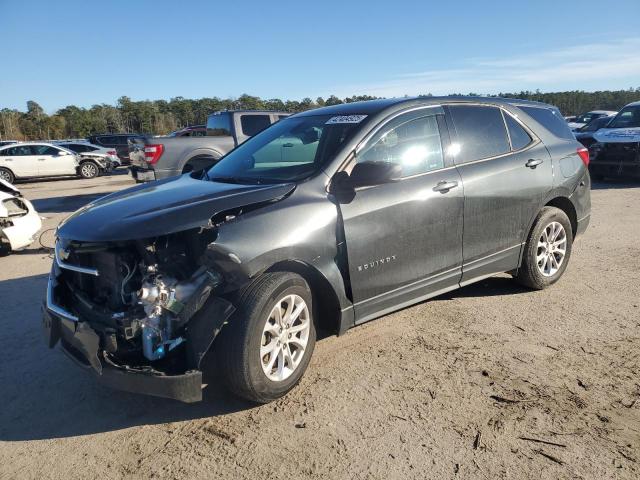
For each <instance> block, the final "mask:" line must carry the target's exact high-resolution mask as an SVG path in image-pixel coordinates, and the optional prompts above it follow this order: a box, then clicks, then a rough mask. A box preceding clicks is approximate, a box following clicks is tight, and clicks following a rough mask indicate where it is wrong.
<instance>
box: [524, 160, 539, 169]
mask: <svg viewBox="0 0 640 480" xmlns="http://www.w3.org/2000/svg"><path fill="white" fill-rule="evenodd" d="M542 162H543V160H541V159H539V158H536V159H533V158H532V159H530V160H527V163H525V164H524V166H525V167H529V168H536V167H537V166H538V165H540V164H541V163H542Z"/></svg>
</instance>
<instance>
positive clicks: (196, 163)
mask: <svg viewBox="0 0 640 480" xmlns="http://www.w3.org/2000/svg"><path fill="white" fill-rule="evenodd" d="M218 160H219V159H217V158H214V157H209V156H204V155H203V156H199V157H193V158H190V159H189V160H187V163H186V164H185V166H184V167H183V168H182V173H183V174H184V173H189V172H198V171H200V170H205V169H209V168H211V167H212V166H213V165H215V164H216V162H217V161H218Z"/></svg>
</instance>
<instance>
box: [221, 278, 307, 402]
mask: <svg viewBox="0 0 640 480" xmlns="http://www.w3.org/2000/svg"><path fill="white" fill-rule="evenodd" d="M236 304H237V305H238V310H237V311H236V313H235V314H234V316H233V317H232V319H231V320H230V321H229V325H227V326H225V328H224V329H223V330H222V332H221V334H220V337H219V338H218V339H217V340H216V347H215V350H216V357H217V364H218V366H219V367H220V369H221V372H220V373H221V374H222V377H223V379H224V381H225V383H226V385H227V386H228V388H229V389H230V390H231V391H232V392H234V393H235V394H237V395H239V396H241V397H244V398H246V399H248V400H251V401H255V402H261V403H266V402H270V401H272V400H275V399H277V398H280V397H282V396H284V395H285V394H286V393H287V392H289V390H291V389H292V388H293V387H294V386H295V385H296V384H297V383H298V381H299V380H300V378H302V375H303V374H304V372H305V370H306V369H307V366H308V365H309V361H310V360H311V355H312V353H313V349H314V346H315V340H316V330H315V325H314V318H313V306H312V297H311V291H310V290H309V286H308V285H307V283H306V282H305V281H304V279H303V278H302V277H300V276H299V275H296V274H294V273H288V272H275V273H267V274H264V275H263V276H262V277H260V278H259V279H257V280H256V281H255V282H253V283H252V284H251V285H250V286H249V287H247V288H246V289H245V290H244V291H243V292H242V293H241V294H240V295H239V298H238V300H237V302H236Z"/></svg>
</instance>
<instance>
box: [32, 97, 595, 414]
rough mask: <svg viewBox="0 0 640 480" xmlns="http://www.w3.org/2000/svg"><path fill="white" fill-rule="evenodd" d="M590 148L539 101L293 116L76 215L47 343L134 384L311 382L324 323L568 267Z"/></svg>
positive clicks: (365, 106) (331, 325) (274, 386)
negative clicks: (191, 168)
mask: <svg viewBox="0 0 640 480" xmlns="http://www.w3.org/2000/svg"><path fill="white" fill-rule="evenodd" d="M588 162H589V156H588V152H587V150H586V149H585V148H583V147H582V145H580V144H579V143H578V142H577V141H576V140H575V138H574V137H573V135H572V134H571V132H570V130H569V128H568V127H567V124H566V122H565V121H564V119H563V118H562V117H561V116H560V112H559V111H558V110H557V109H556V108H555V107H552V106H549V105H545V104H541V103H532V102H525V101H521V100H505V99H498V98H469V97H447V98H436V97H429V98H413V99H406V98H405V99H389V100H374V101H370V102H360V103H350V104H344V105H336V106H331V107H326V108H320V109H317V110H312V111H308V112H304V113H299V114H297V115H293V116H291V117H288V118H286V119H283V120H281V121H280V122H278V123H275V124H274V125H272V126H270V127H269V128H267V129H266V130H264V131H262V132H260V133H258V134H257V135H256V136H254V137H252V138H251V139H249V140H247V141H246V142H245V143H243V144H241V145H240V146H238V147H237V148H236V149H234V150H232V151H231V152H230V153H228V154H227V155H226V156H225V157H223V158H222V159H221V160H220V161H219V162H218V163H217V164H216V165H215V166H213V167H211V168H210V169H209V170H206V171H200V172H191V173H187V174H184V175H182V176H179V177H175V178H170V179H166V180H162V181H157V182H152V183H149V184H146V185H139V186H136V187H133V188H130V189H128V190H124V191H121V192H117V193H113V194H111V195H108V196H106V197H104V198H102V199H99V200H97V201H95V202H92V203H90V204H88V205H87V206H85V207H84V208H82V209H80V210H78V211H77V212H75V213H74V214H72V215H71V216H70V217H69V218H67V219H66V220H65V221H64V222H63V223H62V224H61V225H60V226H59V228H58V230H57V240H56V247H55V259H54V263H53V267H52V270H51V275H50V277H49V283H48V290H47V295H46V301H45V304H44V309H43V310H44V320H43V322H44V328H45V334H46V339H47V343H48V345H49V347H53V346H54V345H56V344H57V343H58V342H60V343H61V346H62V349H63V350H64V352H65V353H67V354H68V355H69V356H70V357H71V358H72V359H75V360H76V362H77V363H79V364H80V365H82V366H84V367H86V369H87V370H91V371H93V372H94V373H95V374H96V377H97V378H98V379H99V380H100V381H102V382H103V383H104V384H106V385H109V386H111V387H114V388H118V389H121V390H126V391H131V392H138V393H146V394H149V395H156V396H161V397H168V398H173V399H178V400H181V401H185V402H194V401H198V400H201V398H202V389H203V388H204V384H203V371H205V370H207V369H212V371H216V372H219V374H220V375H218V376H217V378H221V380H222V381H224V383H225V384H226V386H227V387H228V388H229V389H230V390H231V391H232V392H235V393H236V394H238V395H240V396H242V397H245V398H247V399H250V400H253V401H257V402H269V401H271V400H274V399H276V398H278V397H281V396H283V395H284V394H286V393H287V392H288V391H289V390H290V389H291V388H293V387H294V386H295V385H296V383H297V382H298V381H299V380H300V378H301V377H302V375H303V374H304V372H305V370H306V368H307V366H308V365H309V361H310V359H311V355H312V353H313V349H314V345H315V341H316V331H317V330H318V329H322V330H324V331H329V332H332V333H335V334H342V333H344V332H345V331H346V330H347V329H349V328H350V327H353V326H355V325H358V324H361V323H363V322H366V321H368V320H371V319H373V318H376V317H380V316H382V315H385V314H387V313H389V312H392V311H394V310H398V309H400V308H404V307H406V306H408V305H412V304H415V303H417V302H421V301H423V300H425V299H427V298H430V297H433V296H435V295H439V294H442V293H443V292H447V291H450V290H453V289H456V288H460V287H462V286H465V285H468V284H470V283H472V282H476V281H478V280H480V279H483V278H486V277H489V276H491V275H494V274H498V273H502V272H508V273H510V274H511V275H513V277H515V279H516V280H517V281H518V282H520V283H521V284H524V285H526V286H527V287H530V288H533V289H542V288H545V287H548V286H550V285H552V284H553V283H555V282H556V281H558V279H559V278H560V277H561V276H562V274H563V273H564V271H565V269H566V268H567V264H568V262H569V259H570V257H571V248H572V244H573V240H574V239H575V238H576V236H577V235H579V234H581V233H582V232H584V230H585V229H586V228H587V225H588V223H589V218H590V217H589V215H590V193H589V190H590V179H589V174H588V171H587V164H588ZM208 352H211V355H210V356H209V357H208V359H207V361H206V362H203V358H204V357H205V355H206V354H207V353H208ZM205 366H206V367H205ZM209 388H211V387H209Z"/></svg>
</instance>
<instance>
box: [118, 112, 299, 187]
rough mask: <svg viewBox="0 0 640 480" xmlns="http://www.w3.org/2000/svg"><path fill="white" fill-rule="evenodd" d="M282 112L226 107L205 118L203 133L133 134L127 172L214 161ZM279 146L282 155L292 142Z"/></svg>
mask: <svg viewBox="0 0 640 480" xmlns="http://www.w3.org/2000/svg"><path fill="white" fill-rule="evenodd" d="M288 116H289V114H288V113H286V112H271V111H263V110H229V111H224V112H216V113H213V114H211V115H209V117H208V118H207V136H205V137H165V138H152V137H147V138H145V137H137V138H134V139H132V141H131V142H130V145H129V156H130V158H131V175H132V176H133V178H134V179H135V180H136V181H138V182H148V181H152V180H160V179H163V178H169V177H175V176H177V175H181V174H183V173H186V172H190V171H199V170H203V169H206V168H209V167H211V166H212V165H214V164H215V163H216V162H217V161H218V160H219V159H220V158H222V157H223V156H224V155H226V154H227V153H228V152H230V151H231V150H233V149H234V148H235V147H237V146H238V145H240V144H241V143H242V142H244V141H245V140H247V139H248V138H249V137H252V136H253V135H255V134H256V133H258V132H261V131H262V130H264V129H265V128H267V127H268V126H270V125H272V124H274V123H276V122H277V121H279V120H281V119H282V118H286V117H288ZM285 143H286V142H284V143H283V145H282V146H281V149H282V154H283V155H284V157H286V156H287V155H288V154H289V153H290V152H292V151H293V148H289V151H285V149H286V148H287V147H293V144H291V145H289V144H285Z"/></svg>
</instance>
